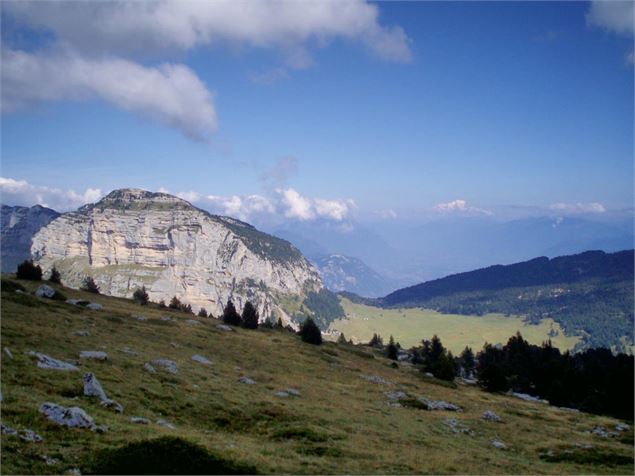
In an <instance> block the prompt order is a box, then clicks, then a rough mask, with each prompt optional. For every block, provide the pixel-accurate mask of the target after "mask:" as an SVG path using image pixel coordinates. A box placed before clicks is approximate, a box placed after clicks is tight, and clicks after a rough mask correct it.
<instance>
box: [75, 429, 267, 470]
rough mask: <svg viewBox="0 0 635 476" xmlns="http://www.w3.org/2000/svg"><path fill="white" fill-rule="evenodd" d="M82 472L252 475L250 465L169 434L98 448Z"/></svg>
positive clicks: (252, 468)
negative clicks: (118, 445) (117, 445)
mask: <svg viewBox="0 0 635 476" xmlns="http://www.w3.org/2000/svg"><path fill="white" fill-rule="evenodd" d="M82 471H83V472H84V473H87V474H256V468H254V467H253V466H249V465H245V464H243V463H237V462H235V461H231V460H229V459H225V458H224V457H221V456H219V455H216V454H214V453H211V452H210V451H208V450H207V449H206V448H204V447H202V446H199V445H196V444H194V443H191V442H189V441H187V440H184V439H183V438H177V437H173V436H164V437H161V438H156V439H153V440H142V441H135V442H132V443H127V444H125V445H123V446H120V447H118V448H108V449H104V450H101V451H99V452H98V453H97V454H96V455H95V456H94V457H93V458H92V460H91V461H90V462H89V464H88V465H87V467H85V468H82Z"/></svg>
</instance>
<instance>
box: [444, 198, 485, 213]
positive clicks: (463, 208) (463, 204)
mask: <svg viewBox="0 0 635 476" xmlns="http://www.w3.org/2000/svg"><path fill="white" fill-rule="evenodd" d="M434 211H436V212H438V213H444V214H451V213H456V214H464V215H488V216H491V215H493V214H494V213H493V212H492V211H491V210H485V209H484V208H477V207H472V206H469V205H468V204H467V201H465V200H461V199H459V200H452V201H450V202H447V203H439V204H437V205H435V207H434Z"/></svg>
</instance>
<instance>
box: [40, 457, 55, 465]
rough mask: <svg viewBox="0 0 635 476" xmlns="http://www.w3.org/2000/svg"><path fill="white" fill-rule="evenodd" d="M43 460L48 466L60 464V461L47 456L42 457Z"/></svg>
mask: <svg viewBox="0 0 635 476" xmlns="http://www.w3.org/2000/svg"><path fill="white" fill-rule="evenodd" d="M42 459H43V460H44V462H45V463H46V464H47V465H48V466H55V465H56V464H57V463H59V461H58V460H56V459H55V458H51V457H50V456H47V455H42Z"/></svg>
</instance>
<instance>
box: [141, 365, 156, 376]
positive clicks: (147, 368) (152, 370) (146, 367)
mask: <svg viewBox="0 0 635 476" xmlns="http://www.w3.org/2000/svg"><path fill="white" fill-rule="evenodd" d="M143 370H145V371H146V372H148V373H151V374H156V373H157V369H155V368H154V367H153V366H152V364H150V362H146V363H145V364H143Z"/></svg>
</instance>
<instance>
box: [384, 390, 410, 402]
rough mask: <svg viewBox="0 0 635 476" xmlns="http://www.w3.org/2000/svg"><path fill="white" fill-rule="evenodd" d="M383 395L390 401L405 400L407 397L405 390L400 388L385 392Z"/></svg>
mask: <svg viewBox="0 0 635 476" xmlns="http://www.w3.org/2000/svg"><path fill="white" fill-rule="evenodd" d="M384 395H386V397H387V398H388V400H390V401H392V402H398V401H399V400H405V399H406V398H408V394H407V393H406V392H402V391H401V390H398V391H394V392H386V393H385V394H384Z"/></svg>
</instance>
